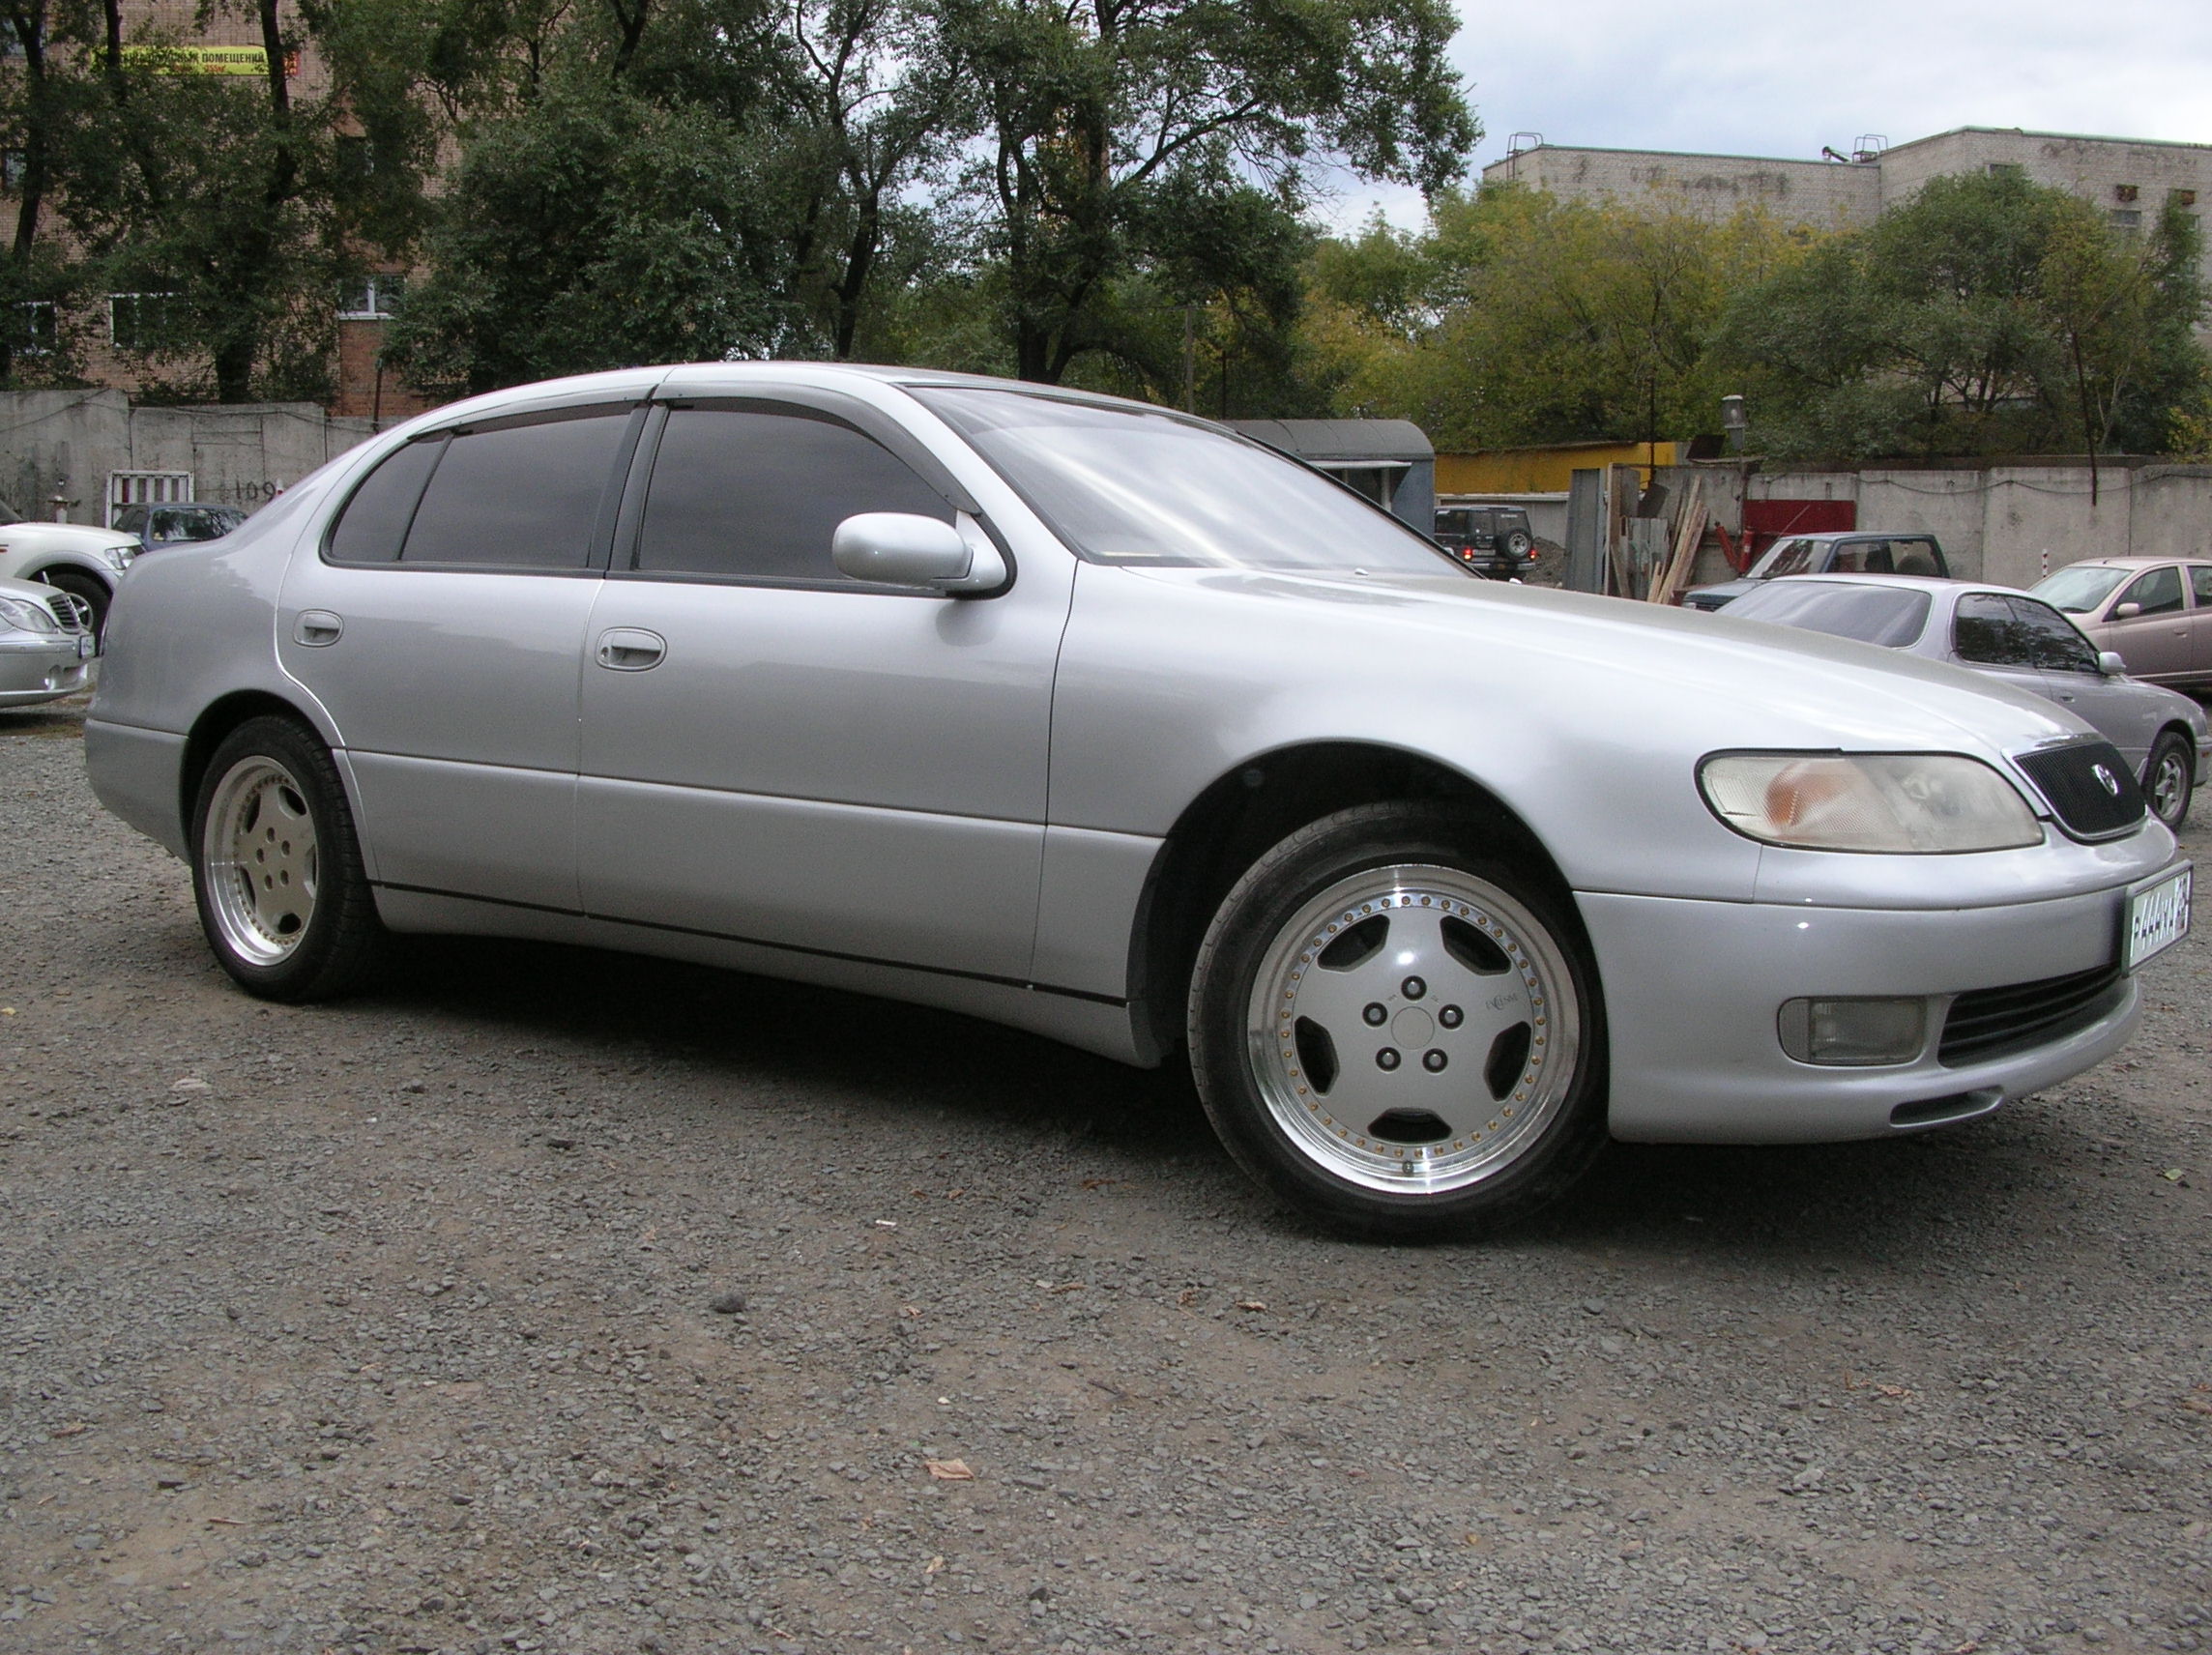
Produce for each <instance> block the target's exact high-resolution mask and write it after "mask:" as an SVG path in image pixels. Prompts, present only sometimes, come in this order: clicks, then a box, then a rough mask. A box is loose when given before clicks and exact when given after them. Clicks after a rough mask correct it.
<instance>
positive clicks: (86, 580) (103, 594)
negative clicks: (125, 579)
mask: <svg viewBox="0 0 2212 1655" xmlns="http://www.w3.org/2000/svg"><path fill="white" fill-rule="evenodd" d="M38 578H39V579H40V580H42V581H44V583H45V584H46V585H48V586H50V587H52V588H54V589H55V590H56V591H57V592H66V593H68V594H69V595H71V596H72V597H81V598H82V599H84V601H85V602H86V603H87V604H88V605H89V606H90V607H91V609H92V635H93V637H94V638H95V639H98V638H99V637H101V636H102V634H103V633H105V632H106V630H107V596H108V594H107V588H106V587H104V586H102V584H101V583H100V581H99V580H98V579H97V578H95V577H94V576H92V575H89V574H86V573H85V572H84V571H83V570H82V569H73V568H50V569H41V570H40V571H39V575H38Z"/></svg>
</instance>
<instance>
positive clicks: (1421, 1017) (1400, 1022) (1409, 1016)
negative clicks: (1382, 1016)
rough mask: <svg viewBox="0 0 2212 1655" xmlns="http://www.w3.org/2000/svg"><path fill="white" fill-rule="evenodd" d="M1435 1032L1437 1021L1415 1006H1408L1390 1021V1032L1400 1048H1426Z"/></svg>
mask: <svg viewBox="0 0 2212 1655" xmlns="http://www.w3.org/2000/svg"><path fill="white" fill-rule="evenodd" d="M1436 1031H1437V1020H1436V1019H1435V1018H1433V1017H1431V1016H1430V1015H1429V1014H1428V1013H1427V1012H1425V1011H1423V1010H1422V1009H1421V1008H1420V1007H1419V1006H1417V1005H1409V1006H1407V1007H1406V1009H1405V1010H1403V1011H1401V1012H1399V1013H1398V1015H1397V1016H1396V1017H1393V1018H1392V1019H1391V1020H1390V1032H1391V1034H1392V1035H1393V1036H1394V1037H1395V1038H1396V1040H1397V1042H1398V1044H1399V1045H1401V1046H1426V1045H1427V1044H1428V1043H1429V1036H1430V1035H1432V1034H1434V1033H1435V1032H1436Z"/></svg>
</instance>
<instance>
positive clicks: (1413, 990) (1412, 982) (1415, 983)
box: [1398, 977, 1429, 1000]
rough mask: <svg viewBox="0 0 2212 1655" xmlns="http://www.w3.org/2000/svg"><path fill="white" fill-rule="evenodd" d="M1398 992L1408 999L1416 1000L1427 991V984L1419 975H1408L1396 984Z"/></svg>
mask: <svg viewBox="0 0 2212 1655" xmlns="http://www.w3.org/2000/svg"><path fill="white" fill-rule="evenodd" d="M1398 992H1399V993H1400V994H1402V995H1404V996H1405V997H1406V998H1407V999H1408V1000H1418V999H1420V998H1421V996H1423V995H1424V994H1427V993H1428V992H1429V985H1428V984H1427V983H1425V982H1423V981H1422V980H1421V979H1420V978H1419V977H1408V978H1407V979H1406V980H1405V981H1404V982H1402V983H1400V984H1399V985H1398Z"/></svg>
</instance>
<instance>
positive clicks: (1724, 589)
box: [1682, 580, 1766, 603]
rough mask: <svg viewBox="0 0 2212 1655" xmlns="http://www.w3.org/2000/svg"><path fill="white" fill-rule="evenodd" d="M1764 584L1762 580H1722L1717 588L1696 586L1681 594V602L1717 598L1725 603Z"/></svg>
mask: <svg viewBox="0 0 2212 1655" xmlns="http://www.w3.org/2000/svg"><path fill="white" fill-rule="evenodd" d="M1765 584H1766V582H1764V581H1763V580H1724V581H1722V582H1721V583H1720V584H1719V585H1718V586H1696V587H1692V588H1691V589H1690V590H1689V591H1688V592H1685V593H1684V594H1682V601H1683V602H1685V603H1687V602H1689V600H1690V599H1691V598H1693V597H1717V598H1719V599H1721V600H1722V601H1723V602H1724V603H1726V602H1730V601H1732V600H1733V599H1735V598H1738V597H1741V596H1742V595H1744V594H1745V593H1747V592H1753V591H1756V590H1757V589H1758V588H1760V587H1762V586H1764V585H1765Z"/></svg>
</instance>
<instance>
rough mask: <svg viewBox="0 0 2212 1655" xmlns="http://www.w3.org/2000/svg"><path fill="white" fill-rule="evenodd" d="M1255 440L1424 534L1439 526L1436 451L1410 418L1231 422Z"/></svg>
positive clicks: (1433, 530)
mask: <svg viewBox="0 0 2212 1655" xmlns="http://www.w3.org/2000/svg"><path fill="white" fill-rule="evenodd" d="M1229 423H1230V424H1232V425H1234V426H1235V427H1236V428H1237V430H1239V431H1241V432H1243V433H1244V434H1245V435H1246V436H1247V437H1250V438H1252V439H1253V440H1254V441H1256V442H1262V443H1266V445H1267V446H1268V447H1269V448H1271V449H1279V450H1282V451H1283V452H1284V453H1286V454H1293V455H1295V456H1296V457H1297V458H1299V459H1301V460H1304V461H1305V462H1306V463H1307V464H1308V465H1310V466H1313V467H1315V468H1316V469H1317V470H1320V471H1325V472H1326V473H1328V475H1329V476H1331V477H1333V478H1335V479H1338V480H1339V481H1340V482H1344V483H1348V484H1350V485H1351V486H1352V487H1353V488H1356V489H1357V490H1358V491H1359V492H1360V493H1362V494H1364V495H1365V496H1367V498H1368V499H1370V500H1372V501H1374V502H1375V503H1376V504H1377V505H1378V506H1381V507H1383V508H1386V509H1387V510H1388V511H1389V512H1390V514H1391V515H1392V516H1394V517H1397V518H1400V519H1401V520H1403V521H1404V522H1406V523H1409V524H1411V525H1412V527H1413V528H1415V529H1418V530H1419V531H1420V532H1421V533H1422V534H1424V535H1428V534H1433V533H1434V532H1435V531H1436V526H1437V450H1436V449H1435V447H1434V446H1433V445H1432V444H1431V443H1430V442H1429V439H1428V435H1427V433H1426V432H1424V431H1423V430H1422V429H1421V428H1420V426H1418V425H1416V424H1414V423H1413V422H1412V421H1411V420H1232V421H1229Z"/></svg>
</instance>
